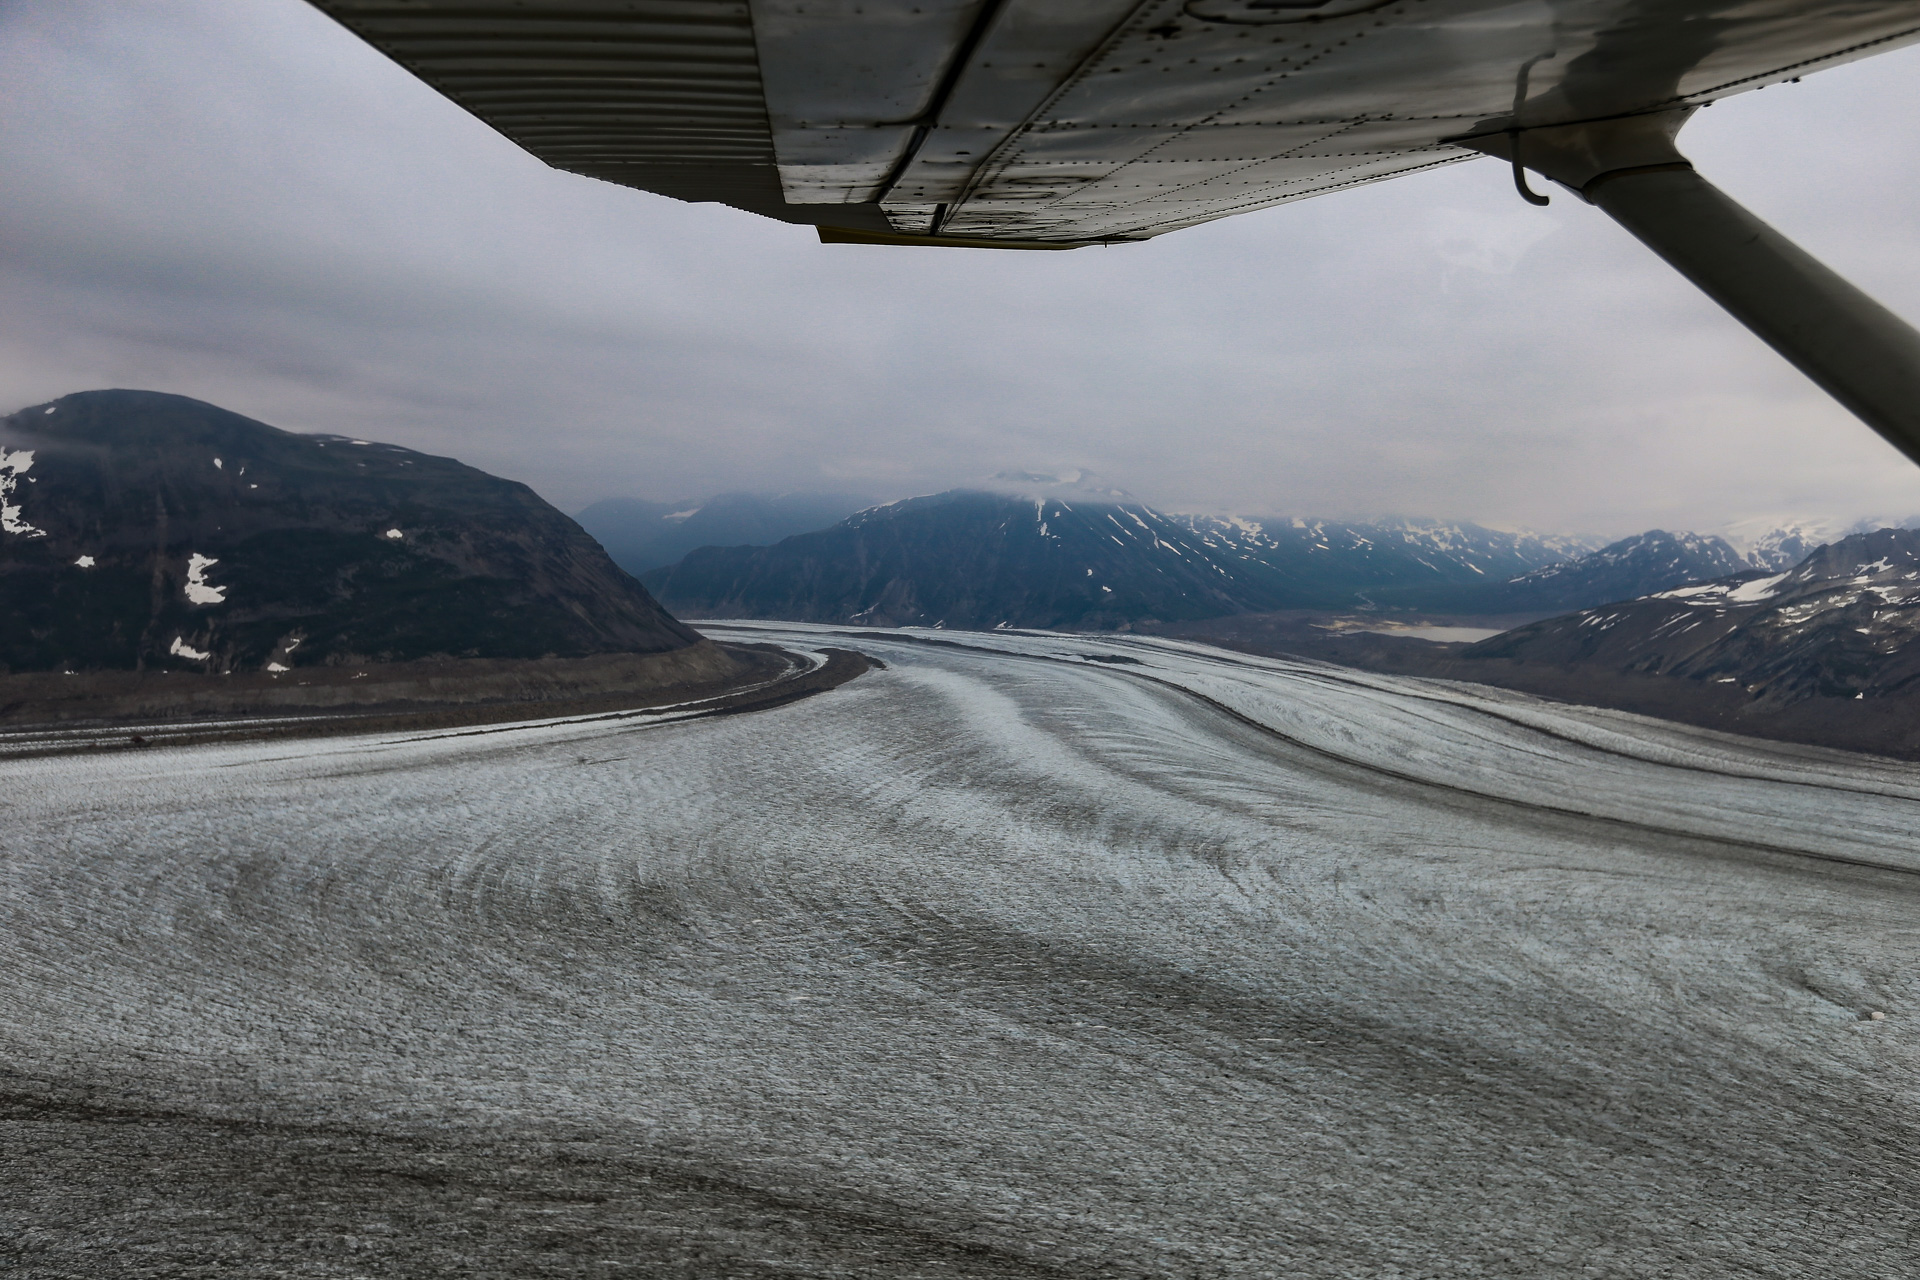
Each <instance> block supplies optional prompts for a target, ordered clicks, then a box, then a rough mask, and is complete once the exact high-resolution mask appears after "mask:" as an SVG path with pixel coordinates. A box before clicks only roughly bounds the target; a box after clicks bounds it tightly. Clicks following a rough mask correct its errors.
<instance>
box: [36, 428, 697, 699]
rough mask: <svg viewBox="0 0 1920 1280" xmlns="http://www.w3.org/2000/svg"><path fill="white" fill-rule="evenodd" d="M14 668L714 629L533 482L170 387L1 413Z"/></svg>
mask: <svg viewBox="0 0 1920 1280" xmlns="http://www.w3.org/2000/svg"><path fill="white" fill-rule="evenodd" d="M0 457H3V461H0V489H3V490H4V492H0V612H3V613H4V614H5V615H6V617H7V618H8V619H9V621H8V623H7V625H6V626H5V628H4V630H0V666H3V667H5V668H6V669H9V670H14V671H34V670H59V669H72V670H88V669H100V670H108V669H144V668H153V669H170V668H171V669H182V670H194V671H207V672H219V671H228V670H235V669H243V668H244V669H264V670H276V669H277V670H283V671H284V670H292V669H294V668H296V667H300V666H305V665H312V664H344V663H358V662H392V661H409V660H416V659H426V658H458V657H487V658H542V657H547V656H560V657H578V656H588V655H593V654H603V653H641V654H644V653H661V652H667V651H670V650H675V649H680V648H684V647H687V646H689V645H693V644H696V643H698V642H699V641H700V637H699V635H698V634H697V633H696V632H694V631H692V630H691V629H689V628H687V627H686V626H684V625H683V624H681V623H680V622H678V621H677V620H676V619H674V618H673V617H671V616H670V615H669V614H667V612H666V611H665V610H663V609H662V608H661V607H660V606H659V604H658V603H657V602H656V601H654V600H653V599H652V597H651V596H649V595H648V594H647V592H646V591H645V589H644V588H643V587H641V585H640V584H639V583H638V582H637V581H635V580H634V579H633V578H632V577H630V576H629V575H627V574H625V573H623V572H622V571H621V570H619V569H618V568H617V567H616V566H615V565H614V564H613V562H612V561H611V560H610V559H609V558H608V557H607V555H606V553H605V552H604V551H603V550H602V549H601V548H600V546H599V545H598V544H597V543H595V542H594V541H593V540H592V539H591V538H590V537H588V536H587V535H586V534H585V533H584V532H582V531H581V530H580V529H579V527H578V526H577V525H575V524H574V523H573V522H572V521H571V520H569V519H567V518H566V517H565V516H563V515H561V514H560V513H559V512H558V511H555V510H554V509H553V508H552V507H551V506H549V505H548V504H547V503H545V502H544V501H542V500H541V499H540V498H539V496H538V495H536V494H535V493H534V492H533V491H532V490H531V489H529V488H528V487H527V486H525V485H523V484H520V483H518V482H515V481H511V480H504V479H501V478H499V477H496V476H489V475H487V474H486V473H485V472H482V471H479V470H476V469H475V468H472V467H468V466H466V465H464V464H462V463H459V462H457V461H455V460H453V459H451V458H440V457H435V456H433V455H430V454H423V453H418V452H416V451H414V450H411V449H405V448H402V447H400V446H397V445H388V444H380V443H378V442H375V441H370V440H359V439H355V438H352V437H347V436H334V435H310V436H309V435H299V434H296V433H293V432H288V431H282V430H280V429H279V428H276V427H272V426H269V425H267V424H265V423H262V422H257V421H255V420H253V419H250V418H246V417H243V416H242V415H240V414H236V413H232V412H230V411H228V410H225V409H221V408H219V407H218V406H215V405H210V404H207V403H205V402H203V401H198V400H193V399H190V398H188V397H185V396H176V395H169V394H166V393H161V392H150V391H129V390H105V391H89V392H79V393H76V394H73V395H68V396H63V397H61V398H59V399H58V400H55V401H52V402H49V403H45V404H40V405H34V406H30V407H29V408H27V409H23V410H20V411H18V412H16V413H13V414H10V415H7V416H6V417H4V418H0Z"/></svg>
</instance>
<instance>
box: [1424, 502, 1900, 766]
mask: <svg viewBox="0 0 1920 1280" xmlns="http://www.w3.org/2000/svg"><path fill="white" fill-rule="evenodd" d="M1916 638H1920V531H1916V530H1911V529H1881V530H1879V531H1877V532H1874V533H1863V534H1855V535H1854V536H1852V537H1849V538H1843V539H1841V540H1840V541H1839V542H1836V543H1833V544H1831V545H1829V546H1824V547H1820V548H1818V549H1817V550H1815V551H1814V552H1813V554H1811V555H1809V556H1808V557H1807V558H1806V559H1805V560H1804V561H1802V562H1801V563H1800V564H1799V565H1798V566H1796V567H1795V568H1793V569H1790V570H1787V571H1784V572H1781V573H1773V574H1763V573H1757V572H1752V571H1749V572H1746V573H1741V574H1738V575H1736V576H1730V577H1724V578H1721V579H1719V580H1717V581H1713V582H1704V583H1699V584H1697V585H1693V586H1684V587H1677V588H1674V589H1672V590H1668V591H1661V592H1658V593H1655V594H1652V595H1647V596H1644V597H1642V598H1640V599H1636V600H1627V601H1622V602H1618V603H1613V604H1606V605H1601V606H1598V607H1595V608H1589V609H1582V610H1580V611H1578V612H1575V613H1571V614H1567V615H1565V616H1563V617H1557V618H1550V619H1547V620H1545V621H1542V622H1537V623H1534V624H1532V625H1530V626H1525V627H1521V628H1518V629H1517V630H1514V631H1510V632H1507V633H1506V634H1504V635H1499V636H1495V637H1493V638H1492V639H1490V640H1485V641H1482V642H1481V643H1479V644H1476V645H1473V646H1471V647H1469V648H1468V649H1466V650H1464V651H1463V653H1462V656H1463V657H1465V658H1468V659H1508V660H1511V661H1515V662H1523V663H1529V664H1548V665H1553V666H1559V667H1574V666H1584V667H1599V668H1604V669H1606V670H1611V671H1621V672H1632V673H1634V674H1637V675H1654V676H1671V677H1674V678H1677V679H1680V680H1690V681H1695V682H1701V683H1709V684H1728V685H1734V686H1737V687H1738V689H1739V690H1740V691H1741V692H1742V693H1743V694H1744V695H1745V696H1747V697H1748V698H1751V699H1752V700H1754V701H1755V702H1756V703H1758V704H1760V705H1761V706H1763V707H1784V706H1787V705H1789V704H1792V703H1795V702H1799V701H1801V700H1803V699H1807V698H1852V699H1856V700H1866V699H1873V698H1882V697H1886V696H1889V695H1895V694H1899V695H1908V696H1910V695H1913V694H1914V693H1916V692H1920V645H1916V644H1915V643H1914V641H1915V640H1916ZM1916 728H1920V725H1916Z"/></svg>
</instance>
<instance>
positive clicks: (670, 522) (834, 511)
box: [576, 493, 873, 577]
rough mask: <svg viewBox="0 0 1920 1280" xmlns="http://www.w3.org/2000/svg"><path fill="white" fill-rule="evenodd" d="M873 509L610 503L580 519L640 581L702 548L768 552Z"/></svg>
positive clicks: (836, 504) (860, 504) (849, 504)
mask: <svg viewBox="0 0 1920 1280" xmlns="http://www.w3.org/2000/svg"><path fill="white" fill-rule="evenodd" d="M872 505H873V499H871V498H863V497H857V496H855V495H852V494H841V493H779V494H764V493H722V494H719V495H717V496H715V497H712V498H708V499H706V500H704V501H700V502H647V501H644V500H642V499H640V498H608V499H607V500H605V501H604V502H596V503H594V504H593V505H592V506H590V507H588V508H587V509H586V510H584V511H582V512H581V513H580V514H579V515H578V516H577V517H576V519H578V520H579V522H580V527H581V528H583V529H585V530H586V531H587V532H588V533H590V534H592V535H593V536H594V538H595V539H596V540H598V542H599V543H600V545H601V546H603V547H605V548H606V549H607V554H608V555H610V556H612V557H613V562H614V563H615V564H617V565H619V566H620V567H621V568H622V569H625V570H626V571H627V572H628V573H631V574H633V575H634V576H636V577H638V576H639V575H640V574H643V573H646V572H647V571H648V570H650V569H658V568H660V567H661V566H663V565H669V564H673V563H674V562H676V561H678V560H679V559H681V558H682V557H683V556H685V555H686V554H687V553H688V552H689V551H693V550H695V549H696V548H699V547H738V546H753V547H763V546H767V545H769V544H771V543H775V542H778V541H780V540H781V539H782V538H790V537H792V536H793V535H794V534H797V533H809V532H811V531H813V530H815V529H824V528H826V527H827V526H828V525H830V524H833V523H835V522H836V521H839V520H844V519H846V518H847V517H848V516H850V515H852V514H853V513H854V512H856V511H859V510H861V509H862V508H864V507H869V506H872Z"/></svg>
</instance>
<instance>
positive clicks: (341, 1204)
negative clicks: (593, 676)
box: [0, 623, 1920, 1277]
mask: <svg viewBox="0 0 1920 1280" xmlns="http://www.w3.org/2000/svg"><path fill="white" fill-rule="evenodd" d="M702 630H703V631H706V632H707V633H708V634H711V635H713V636H714V637H715V638H717V639H721V640H736V641H762V642H771V643H774V644H778V645H781V646H783V647H785V648H788V649H796V650H803V651H804V650H812V651H822V650H825V649H826V648H828V647H837V648H843V649H854V650H858V651H860V652H863V653H866V654H870V655H872V656H873V657H875V658H877V659H880V660H881V661H882V662H884V663H885V664H886V666H885V668H884V669H881V670H874V671H870V672H868V673H867V674H865V675H862V676H861V677H860V678H858V679H856V680H853V681H852V682H851V683H848V684H845V685H844V686H842V687H840V688H838V689H836V690H834V691H833V692H831V693H829V694H826V695H824V696H819V697H812V698H808V699H806V700H804V701H799V702H795V703H793V704H791V705H787V706H783V707H779V708H776V709H772V710H766V711H761V712H758V713H756V714H754V715H744V716H729V717H722V718H711V719H704V720H699V721H693V722H680V723H657V722H643V721H636V720H625V721H604V720H603V721H594V722H573V723H559V724H554V723H549V724H544V725H530V726H526V727H523V728H514V729H510V730H506V731H495V732H488V733H480V734H475V733H460V734H456V733H446V734H440V735H422V734H417V733H416V734H408V735H378V734H375V735H364V736H358V737H350V738H330V739H323V740H314V741H305V742H280V743H271V744H261V743H213V744H207V745H200V746H181V747H161V748H155V749H152V750H148V751H143V752H126V753H114V754H107V753H97V754H94V755H88V756H79V757H75V756H69V757H64V758H42V759H16V760H9V761H0V973H4V975H5V977H4V978H3V979H0V1271H4V1272H5V1273H6V1274H8V1275H19V1276H46V1277H54V1276H80V1275H87V1276H94V1275H103V1274H111V1275H114V1276H127V1277H146V1276H204V1275H213V1274H220V1275H244V1276H252V1275H261V1276H265V1275H283V1276H314V1277H320V1276H328V1277H332V1276H340V1277H346V1276H355V1277H360V1276H409V1277H414V1276H427V1275H447V1276H463V1277H466V1276H473V1277H508V1276H512V1277H547V1276H553V1277H559V1276H569V1277H571V1276H596V1277H604V1276H623V1275H640V1276H687V1277H694V1276H700V1277H707V1276H727V1277H733V1276H775V1275H779V1276H942V1277H946V1276H953V1277H961V1276H974V1277H989V1276H991V1277H1011V1276H1029V1277H1039V1276H1063V1277H1064V1276H1075V1277H1078V1276H1086V1277H1093V1276H1099V1277H1165V1276H1181V1277H1239V1276H1247V1277H1256V1276H1258V1277H1265V1276H1315V1277H1319V1276H1326V1277H1336V1276H1337V1277H1347V1276H1353V1277H1360V1276H1366V1277H1375V1276H1385V1275H1402V1276H1423V1277H1424V1276H1436V1277H1437V1276H1462V1277H1465V1276H1474V1277H1484V1276H1515V1277H1519V1276H1528V1277H1532V1276H1542V1275H1568V1276H1619V1277H1629V1276H1631V1277H1643V1276H1649V1275H1666V1276H1699V1277H1709V1276H1711V1277H1720V1276H1727V1275H1734V1274H1739V1275H1754V1276H1779V1277H1789V1276H1791V1277H1806V1276H1846V1277H1863V1276H1866V1277H1871V1276H1885V1277H1894V1276H1906V1275H1911V1274H1913V1273H1914V1272H1915V1270H1916V1269H1920V1243H1916V1238H1915V1232H1916V1229H1920V1201H1916V1197H1915V1196H1914V1194H1913V1192H1914V1189H1915V1186H1916V1182H1917V1176H1920V1119H1916V1117H1917V1116H1920V1110H1916V1107H1915V1102H1916V1093H1917V1092H1920V963H1916V962H1917V961H1920V931H1916V921H1917V920H1920V912H1917V910H1916V909H1917V908H1920V849H1916V847H1915V842H1914V840H1913V838H1912V833H1913V832H1914V830H1915V829H1916V827H1917V826H1920V766H1912V765H1904V764H1897V763H1891V762H1885V761H1876V760H1872V759H1866V758H1861V757H1849V756H1844V755H1841V754H1839V753H1835V752H1826V751H1821V750H1819V749H1815V748H1801V747H1793V746H1787V745H1777V744H1768V743H1760V742H1754V741H1749V740H1741V739H1735V738H1730V737H1724V736H1720V735H1717V734H1714V733H1711V732H1709V731H1705V730H1693V729H1687V728H1684V727H1681V726H1677V725H1672V724H1663V723H1659V722H1655V721H1649V720H1643V719H1638V718H1635V717H1632V716H1628V715H1624V714H1616V713H1608V712H1600V711H1592V710H1586V709H1580V708H1573V707H1566V706H1558V705H1551V704H1545V703H1540V702H1537V701H1534V700H1532V699H1529V698H1526V697H1523V696H1520V695H1510V694H1503V693H1501V692H1499V691H1497V690H1491V689H1476V688H1471V687H1468V686H1462V685H1450V684H1445V683H1441V682H1435V681H1422V680H1417V679H1412V678H1405V677H1395V676H1388V675H1368V674H1364V673H1360V672H1356V671H1351V670H1343V669H1339V668H1333V667H1328V666H1322V665H1318V664H1314V663H1310V662H1292V661H1282V660H1274V659H1265V658H1259V657H1253V656H1245V655H1237V654H1228V653H1224V652H1221V651H1218V650H1207V649H1203V648H1200V647H1197V646H1189V645H1185V644H1182V643H1179V642H1176V641H1168V640H1150V639H1138V638H1132V639H1130V638H1119V637H1109V638H1089V637H1080V636H1059V635H1031V634H1019V633H997V634H995V633H988V634H965V633H955V634H943V633H937V632H925V631H920V632H892V631H888V632H861V631H855V630H850V629H834V628H824V627H804V626H798V625H793V624H774V623H766V624H736V625H732V626H723V625H712V624H702ZM1877 1012H1878V1013H1884V1014H1885V1017H1884V1018H1883V1019H1874V1018H1873V1017H1872V1015H1873V1014H1874V1013H1877Z"/></svg>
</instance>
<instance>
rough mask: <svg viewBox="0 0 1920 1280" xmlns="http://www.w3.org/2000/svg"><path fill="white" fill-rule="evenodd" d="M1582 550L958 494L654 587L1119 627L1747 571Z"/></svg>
mask: <svg viewBox="0 0 1920 1280" xmlns="http://www.w3.org/2000/svg"><path fill="white" fill-rule="evenodd" d="M1582 545H1583V544H1581V543H1579V542H1578V541H1576V540H1572V539H1562V540H1555V539H1547V538H1542V537H1539V536H1537V535H1532V534H1512V533H1502V532H1498V531H1495V530H1490V529H1482V528H1480V527H1478V526H1476V525H1461V524H1451V525H1448V524H1434V523H1420V522H1415V521H1405V520H1402V521H1382V522H1380V523H1377V524H1371V525H1362V524H1335V523H1332V522H1326V521H1304V520H1294V521H1278V520H1271V521H1258V522H1256V521H1246V520H1226V519H1219V518H1215V517H1209V516H1171V515H1166V514H1164V513H1161V512H1158V511H1155V510H1153V509H1152V508H1150V507H1146V506H1142V505H1140V504H1138V503H1132V502H1112V501H1098V500H1096V501H1082V500H1069V499H1067V498H1064V497H1059V496H1051V497H1050V496H1045V495H1042V496H1037V497H1015V496H1010V495H1006V494H995V493H984V492H976V491H970V490H955V491H953V492H951V493H945V494H938V495H935V496H932V497H926V498H913V499H908V500H906V501H903V502H896V503H890V504H888V505H886V506H883V507H875V508H872V509H870V510H868V511H863V512H860V513H858V514H856V515H854V516H852V517H850V518H848V519H847V520H845V521H843V522H841V523H840V524H838V525H835V526H834V527H832V528H831V529H823V530H819V531H816V532H814V533H810V534H805V535H802V536H799V537H794V538H788V539H786V540H784V541H782V542H780V543H778V544H776V545H774V546H771V547H731V548H720V547H707V548H703V549H701V550H698V551H695V552H692V553H691V554H689V555H688V556H687V557H686V558H685V559H684V560H682V561H681V562H680V563H679V564H678V565H675V566H672V567H670V568H667V569H660V570H655V571H654V572H652V573H649V574H648V575H646V579H645V580H646V582H647V584H648V585H649V586H651V587H652V588H653V589H654V591H655V592H656V593H657V594H658V595H659V596H660V598H661V599H662V600H663V601H665V602H666V603H667V604H668V605H669V606H670V607H672V608H674V609H676V610H678V611H679V612H682V613H685V614H688V615H690V616H703V617H734V616H739V617H760V618H787V619H793V620H796V621H808V622H848V623H871V624H875V625H922V626H946V627H962V628H976V629H977V628H991V627H996V626H1014V627H1055V628H1065V629H1079V630H1106V629H1113V628H1117V627H1128V626H1135V625H1144V624H1149V623H1156V624H1157V623H1165V622H1176V621H1187V620H1195V619H1201V618H1213V617H1222V616H1226V615H1230V614H1242V613H1258V612H1265V611H1274V610H1292V609H1330V610H1355V609H1360V610H1378V609H1393V608H1414V609H1425V610H1435V609H1440V610H1452V611H1456V612H1460V613H1469V612H1476V613H1505V614H1514V613H1526V612H1535V613H1544V612H1549V611H1555V610H1560V609H1565V608H1569V607H1578V606H1580V605H1587V604H1594V603H1597V602H1599V601H1603V600H1609V599H1619V598H1621V597H1622V596H1629V595H1635V594H1641V593H1643V592H1644V591H1646V590H1650V589H1658V588H1661V587H1666V586H1671V585H1675V584H1678V583H1685V582H1693V581H1699V580H1701V579H1703V578H1711V577H1718V576H1720V575H1722V574H1724V573H1726V572H1728V571H1729V569H1730V568H1733V569H1737V568H1742V567H1745V562H1744V561H1742V560H1741V559H1740V558H1739V557H1738V555H1737V554H1736V553H1735V552H1733V550H1732V549H1731V548H1730V547H1727V545H1726V544H1725V543H1723V542H1720V541H1719V540H1718V539H1701V538H1697V537H1695V536H1694V535H1691V534H1685V535H1673V534H1667V533H1662V532H1659V531H1655V532H1653V533H1649V534H1645V535H1642V536H1641V537H1639V538H1630V539H1625V540H1623V541H1622V542H1619V543H1616V544H1614V545H1613V546H1611V547H1608V548H1605V549H1604V550H1602V551H1600V552H1596V553H1594V554H1593V555H1591V556H1583V557H1579V558H1576V559H1573V560H1570V561H1568V560H1564V559H1563V557H1564V556H1565V555H1566V554H1567V553H1568V552H1569V551H1577V550H1578V549H1579V548H1580V547H1581V546H1582ZM1555 561H1559V563H1557V564H1556V563H1554V562H1555ZM1541 566H1550V567H1545V568H1543V567H1541ZM1516 575H1517V576H1516ZM1507 578H1511V579H1512V580H1511V581H1509V580H1506V579H1507ZM1569 600H1571V601H1573V602H1575V603H1573V604H1571V605H1570V604H1569V603H1568V601H1569Z"/></svg>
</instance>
